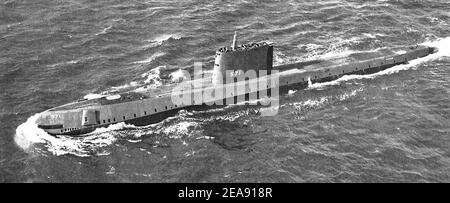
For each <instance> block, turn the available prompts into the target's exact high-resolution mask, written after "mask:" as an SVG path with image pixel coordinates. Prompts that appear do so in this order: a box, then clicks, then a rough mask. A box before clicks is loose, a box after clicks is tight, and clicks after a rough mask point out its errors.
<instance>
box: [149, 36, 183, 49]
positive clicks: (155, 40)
mask: <svg viewBox="0 0 450 203" xmlns="http://www.w3.org/2000/svg"><path fill="white" fill-rule="evenodd" d="M181 38H182V36H181V35H180V34H163V35H160V36H157V37H155V38H152V39H149V40H146V42H149V44H148V45H145V46H143V47H144V48H149V47H157V46H161V45H162V44H163V43H164V42H166V41H168V40H170V39H174V40H179V39H181Z"/></svg>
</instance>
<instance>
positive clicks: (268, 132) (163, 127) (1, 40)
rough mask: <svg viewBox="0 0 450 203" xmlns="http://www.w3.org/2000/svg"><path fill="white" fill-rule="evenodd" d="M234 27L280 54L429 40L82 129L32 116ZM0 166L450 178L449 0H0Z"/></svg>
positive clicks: (46, 176) (151, 173)
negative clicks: (378, 59)
mask: <svg viewBox="0 0 450 203" xmlns="http://www.w3.org/2000/svg"><path fill="white" fill-rule="evenodd" d="M234 31H238V37H239V40H240V42H253V41H269V42H273V43H274V44H275V50H274V52H275V53H274V54H275V57H274V60H275V64H287V63H292V62H297V61H306V60H311V59H316V58H324V59H326V58H333V57H345V56H347V55H351V54H353V53H359V52H365V51H373V50H377V49H380V48H389V47H395V46H409V45H416V44H425V45H430V46H435V47H438V48H439V49H440V50H439V52H438V53H436V54H433V55H430V56H427V57H425V58H422V59H417V60H414V61H411V62H410V63H409V64H407V65H399V66H395V67H392V68H390V69H387V70H385V71H383V72H380V73H376V74H372V75H364V76H359V75H352V76H345V77H343V78H340V79H338V80H336V81H332V82H327V83H316V84H312V85H311V86H310V87H308V88H307V89H306V90H292V91H289V92H288V93H285V94H283V95H281V105H280V107H279V113H278V114H277V115H276V116H273V117H263V116H260V109H259V108H258V107H244V106H229V107H226V108H221V109H213V110H205V111H186V110H182V111H180V112H179V113H178V114H177V115H176V116H174V117H170V118H167V119H165V120H164V121H162V122H160V123H156V124H152V125H148V126H141V127H137V126H133V125H127V124H123V123H120V124H115V125H112V126H110V127H108V128H101V129H98V130H96V131H95V132H93V133H90V134H89V135H87V136H86V137H82V138H72V137H67V136H57V137H53V136H50V135H48V134H46V133H44V132H43V131H42V130H39V129H37V127H36V125H35V123H34V122H33V120H34V119H35V117H36V115H37V114H38V113H39V112H42V111H45V110H46V109H48V108H51V107H55V106H58V105H62V104H65V103H68V102H71V101H74V100H77V99H80V98H83V97H86V98H92V97H97V96H99V95H105V94H109V93H114V92H117V91H124V90H136V89H138V88H158V87H161V86H164V85H167V84H170V83H174V82H176V81H177V78H178V77H180V73H181V71H180V70H181V69H183V70H190V71H191V70H193V64H194V62H203V64H204V66H203V67H204V68H205V69H208V70H211V69H212V64H213V61H214V53H215V50H216V49H217V48H219V47H222V46H226V45H229V44H230V43H231V41H232V37H233V34H234ZM0 182H450V1H447V0H445V1H444V0H383V1H381V0H379V1H376V0H364V1H360V0H331V1H290V0H286V1H266V0H246V1H243V0H241V1H231V0H230V1H225V0H223V1H197V0H195V1H194V0H185V1H181V0H180V1H166V0H162V1H148V0H133V1H118V0H96V1H92V0H59V1H48V0H2V1H1V2H0Z"/></svg>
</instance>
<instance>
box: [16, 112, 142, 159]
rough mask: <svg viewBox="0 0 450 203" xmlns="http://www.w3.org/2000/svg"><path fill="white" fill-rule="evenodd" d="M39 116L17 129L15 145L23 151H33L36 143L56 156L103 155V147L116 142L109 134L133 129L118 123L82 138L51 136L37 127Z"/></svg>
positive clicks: (36, 115) (32, 117)
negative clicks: (42, 145)
mask: <svg viewBox="0 0 450 203" xmlns="http://www.w3.org/2000/svg"><path fill="white" fill-rule="evenodd" d="M39 117H40V114H35V115H33V116H31V117H30V118H28V120H27V121H26V122H25V123H22V124H21V125H19V127H17V129H16V134H15V136H14V141H15V143H16V144H17V145H18V146H19V147H20V148H22V149H23V150H25V151H28V150H30V149H33V148H32V146H33V145H35V144H38V143H41V144H44V146H45V147H47V150H48V151H49V152H51V153H52V154H54V155H56V156H60V155H65V154H72V155H75V156H79V157H87V156H91V155H98V156H100V155H105V154H108V153H107V152H105V151H104V147H106V146H109V145H111V144H112V143H114V141H116V137H115V136H114V134H111V133H109V132H112V131H117V130H119V129H124V128H134V126H133V125H126V124H124V123H118V124H113V125H110V126H109V127H107V128H99V129H97V130H95V131H94V132H92V133H89V134H87V135H86V136H84V137H70V136H62V135H57V136H52V135H49V134H48V133H46V132H45V131H44V130H42V129H40V128H38V127H37V124H36V121H37V119H38V118H39Z"/></svg>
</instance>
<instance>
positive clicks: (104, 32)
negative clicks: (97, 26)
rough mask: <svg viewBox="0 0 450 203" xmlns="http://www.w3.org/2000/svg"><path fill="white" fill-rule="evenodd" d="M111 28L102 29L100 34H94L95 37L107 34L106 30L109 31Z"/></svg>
mask: <svg viewBox="0 0 450 203" xmlns="http://www.w3.org/2000/svg"><path fill="white" fill-rule="evenodd" d="M111 28H112V25H110V26H108V27H106V28H104V29H103V30H102V31H101V32H99V33H96V34H95V35H96V36H98V35H103V34H106V33H107V32H108V30H110V29H111Z"/></svg>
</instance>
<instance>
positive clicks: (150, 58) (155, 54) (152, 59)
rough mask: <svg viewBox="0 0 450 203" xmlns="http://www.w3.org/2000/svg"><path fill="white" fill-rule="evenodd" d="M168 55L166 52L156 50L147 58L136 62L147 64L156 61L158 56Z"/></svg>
mask: <svg viewBox="0 0 450 203" xmlns="http://www.w3.org/2000/svg"><path fill="white" fill-rule="evenodd" d="M164 55H166V53H164V52H156V53H154V54H153V55H151V56H150V57H148V58H147V59H144V60H141V61H135V62H133V63H134V64H146V63H150V62H152V61H154V60H155V59H156V58H158V57H161V56H164Z"/></svg>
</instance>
